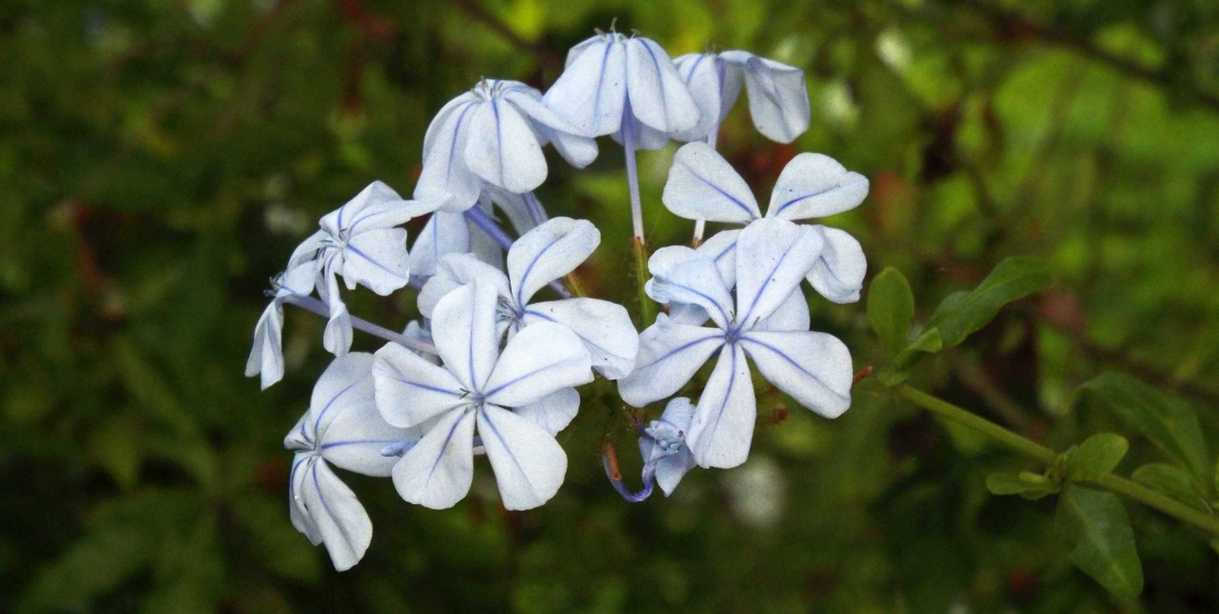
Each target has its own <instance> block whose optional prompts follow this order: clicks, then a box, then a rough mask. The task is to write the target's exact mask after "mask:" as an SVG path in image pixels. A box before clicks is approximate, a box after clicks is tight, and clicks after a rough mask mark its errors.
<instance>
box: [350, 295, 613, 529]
mask: <svg viewBox="0 0 1219 614" xmlns="http://www.w3.org/2000/svg"><path fill="white" fill-rule="evenodd" d="M498 308H499V295H498V294H497V292H496V288H495V287H494V286H492V285H490V284H487V283H484V282H482V281H481V280H479V279H476V280H475V281H474V282H473V283H471V284H468V285H464V286H462V287H460V288H457V289H455V290H452V291H451V292H449V293H447V294H446V295H445V296H444V297H443V298H441V299H440V301H439V302H438V303H437V304H436V307H435V309H434V310H433V311H432V320H431V329H432V335H433V338H434V339H435V341H436V350H437V353H438V354H439V356H440V358H441V361H442V365H440V366H438V365H435V364H433V363H431V362H428V361H427V360H424V359H423V358H421V357H419V356H418V355H417V354H414V353H412V352H411V351H410V350H407V349H406V348H405V347H403V346H401V345H398V344H394V343H390V344H387V345H386V346H385V347H383V348H381V349H380V350H379V351H378V352H377V355H376V363H375V365H374V367H373V378H374V380H375V385H376V399H377V406H378V408H379V409H380V411H381V415H382V416H383V417H384V418H385V420H386V421H387V422H389V423H390V424H394V425H397V426H400V427H413V426H419V425H422V428H425V429H426V430H427V432H426V434H425V435H424V436H423V438H422V439H421V440H420V441H419V443H418V444H416V445H415V446H414V447H412V448H411V449H410V450H408V451H407V452H406V453H405V454H403V455H402V458H401V459H400V460H399V461H398V462H397V464H396V465H394V468H393V479H394V486H395V487H396V488H397V490H398V494H399V495H401V496H402V498H403V499H405V500H406V501H408V502H410V503H418V504H420V505H424V506H426V507H430V508H435V509H441V508H447V507H451V506H453V505H455V504H456V503H457V502H458V501H460V500H461V499H463V498H464V497H465V496H466V493H468V492H469V490H470V484H471V481H472V479H473V472H474V462H473V461H474V454H475V449H474V448H475V428H476V427H477V431H478V439H479V440H480V441H481V445H482V447H483V448H484V449H485V451H486V454H487V457H488V459H489V460H490V461H491V467H492V469H493V470H494V471H495V479H496V482H497V484H498V486H499V492H500V498H501V499H502V501H503V504H504V507H506V508H507V509H529V508H533V507H537V506H540V505H542V504H544V503H545V502H546V501H548V500H550V498H551V497H553V496H554V494H555V493H556V492H557V491H558V489H559V486H561V485H562V483H563V478H564V476H565V475H566V472H567V455H566V454H565V453H564V452H563V448H561V447H559V444H558V442H557V441H555V438H554V434H553V433H552V432H551V431H550V430H549V429H547V428H544V427H542V426H539V423H545V422H547V420H546V419H545V418H544V417H539V416H536V415H529V414H531V413H544V414H545V413H549V412H552V411H554V412H559V413H563V414H567V413H571V414H574V412H570V411H569V407H570V406H571V404H572V403H573V402H574V404H575V405H576V406H577V407H578V405H579V395H578V394H576V393H575V391H574V390H570V389H571V388H573V387H575V386H578V385H581V384H585V383H588V382H590V381H592V378H593V374H592V370H591V365H590V361H589V356H588V351H587V350H585V349H584V344H583V343H581V341H580V338H579V337H577V336H576V335H575V334H574V333H572V332H571V330H569V329H568V328H566V327H564V326H560V325H558V324H553V323H549V322H543V323H539V324H534V325H531V326H528V327H526V328H525V329H524V330H522V331H521V332H520V333H518V334H517V335H516V336H515V337H513V338H512V340H511V341H509V342H508V344H507V346H506V347H505V348H504V349H503V351H502V352H501V351H500V348H499V345H500V344H499V338H500V334H499V332H498V331H497V330H496V319H497V317H496V311H497V309H498ZM566 390H570V392H565V391H566ZM556 394H558V395H563V396H564V397H565V398H562V399H559V400H555V398H554V396H553V395H556ZM569 419H570V418H567V420H569ZM556 422H564V420H563V417H562V416H560V417H559V418H557V419H556ZM564 426H565V423H564Z"/></svg>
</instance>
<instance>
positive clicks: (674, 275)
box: [645, 246, 733, 328]
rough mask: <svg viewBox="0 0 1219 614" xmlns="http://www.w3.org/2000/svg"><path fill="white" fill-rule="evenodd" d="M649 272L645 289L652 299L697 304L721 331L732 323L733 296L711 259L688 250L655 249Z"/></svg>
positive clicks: (675, 247)
mask: <svg viewBox="0 0 1219 614" xmlns="http://www.w3.org/2000/svg"><path fill="white" fill-rule="evenodd" d="M648 269H649V270H650V271H651V272H652V275H653V277H652V279H651V280H649V281H648V283H647V285H646V286H645V289H646V290H647V293H648V296H650V297H652V299H653V300H655V301H657V302H660V303H686V304H691V305H698V306H699V307H702V308H703V309H704V310H705V311H706V312H707V313H708V314H710V317H711V319H712V320H714V321H715V323H716V325H717V326H719V327H721V328H724V327H727V326H728V324H729V323H730V322H732V319H733V309H732V295H731V294H730V293H729V291H728V288H726V287H724V280H723V278H721V277H720V272H719V269H717V268H716V267H715V262H713V261H712V260H710V259H708V258H705V257H702V256H700V255H698V253H697V252H695V251H694V250H691V249H690V248H688V247H681V246H671V247H665V248H661V249H659V250H656V253H655V254H653V255H652V257H651V259H649V260H648Z"/></svg>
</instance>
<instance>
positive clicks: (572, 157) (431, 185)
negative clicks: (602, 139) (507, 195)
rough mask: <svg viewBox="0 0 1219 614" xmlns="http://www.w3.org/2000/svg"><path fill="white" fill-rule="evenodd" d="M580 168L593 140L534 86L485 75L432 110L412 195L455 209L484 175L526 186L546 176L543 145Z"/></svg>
mask: <svg viewBox="0 0 1219 614" xmlns="http://www.w3.org/2000/svg"><path fill="white" fill-rule="evenodd" d="M547 143H553V144H554V146H555V149H556V150H558V152H559V154H560V155H562V156H563V158H564V159H566V160H567V161H568V163H570V164H572V165H573V166H576V167H580V168H583V167H585V166H587V165H588V164H589V163H590V162H592V161H593V159H595V158H596V157H597V144H596V142H595V141H593V140H592V139H589V138H586V137H583V136H580V135H579V134H578V131H577V130H576V129H575V128H573V127H572V126H571V125H570V124H569V123H568V122H567V121H566V120H565V119H563V117H561V116H560V115H559V114H556V113H555V112H554V111H552V110H551V109H550V108H549V107H548V106H547V105H546V104H545V103H544V102H543V101H542V95H541V93H539V92H538V91H537V90H535V89H533V88H531V87H529V86H527V85H525V84H524V83H520V82H518V81H495V80H487V79H484V80H483V81H480V82H479V83H478V85H477V86H475V87H474V89H472V90H470V91H469V92H466V93H464V94H462V95H461V96H458V97H457V98H454V99H453V100H452V101H450V102H449V103H448V104H446V105H445V106H444V107H443V108H441V109H440V112H438V113H437V114H436V117H435V119H433V120H432V123H431V125H429V126H428V129H427V134H426V135H425V136H424V140H423V171H422V173H421V174H420V176H419V183H418V184H417V185H416V186H415V198H420V199H428V200H435V199H439V200H442V201H444V209H445V210H446V211H455V212H460V211H463V210H465V209H468V208H470V207H471V206H472V205H473V204H474V203H475V202H477V201H478V197H479V194H480V193H481V192H482V188H483V185H484V182H485V183H486V184H488V185H492V186H496V187H499V188H502V189H504V190H507V191H508V192H514V193H518V194H519V193H522V192H529V191H531V190H533V189H534V188H536V187H538V186H539V185H541V184H542V182H543V181H545V180H546V172H547V168H546V158H545V156H543V155H542V146H544V145H546V144H547Z"/></svg>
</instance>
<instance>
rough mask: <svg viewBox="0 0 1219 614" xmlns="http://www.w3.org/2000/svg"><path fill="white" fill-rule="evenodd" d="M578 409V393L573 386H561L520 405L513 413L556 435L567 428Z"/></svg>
mask: <svg viewBox="0 0 1219 614" xmlns="http://www.w3.org/2000/svg"><path fill="white" fill-rule="evenodd" d="M579 411H580V393H579V392H577V391H576V389H575V388H563V389H562V390H557V391H555V392H552V393H550V394H548V395H546V396H544V397H542V398H541V399H538V400H537V401H534V402H533V403H530V404H528V405H522V406H521V407H518V408H516V409H515V410H514V413H515V414H516V415H518V416H521V417H523V418H526V419H529V420H532V421H533V423H534V424H536V425H538V426H540V427H542V428H543V429H545V430H546V432H547V433H550V434H551V435H557V434H558V433H559V431H562V430H563V429H565V428H567V425H568V424H571V421H572V419H573V418H575V417H576V414H577V413H578V412H579Z"/></svg>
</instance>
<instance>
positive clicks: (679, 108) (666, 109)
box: [626, 36, 699, 135]
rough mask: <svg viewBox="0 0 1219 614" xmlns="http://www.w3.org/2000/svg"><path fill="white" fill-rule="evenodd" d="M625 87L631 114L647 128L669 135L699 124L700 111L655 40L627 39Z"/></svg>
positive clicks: (639, 37) (636, 37) (671, 62)
mask: <svg viewBox="0 0 1219 614" xmlns="http://www.w3.org/2000/svg"><path fill="white" fill-rule="evenodd" d="M626 85H627V96H628V97H629V98H630V101H631V113H632V114H633V115H634V116H635V117H636V118H637V119H638V120H639V121H640V122H641V123H643V124H644V125H645V126H648V127H649V128H652V129H654V130H657V131H659V132H663V133H665V134H666V135H670V134H673V133H676V132H681V131H685V130H690V129H692V128H694V126H696V125H697V124H698V120H699V110H698V106H697V105H696V104H694V99H693V98H692V97H691V96H690V91H689V90H687V89H686V84H685V83H684V82H682V80H681V76H679V75H678V74H677V69H676V68H675V67H674V66H673V61H672V60H670V59H669V54H667V53H665V50H664V49H662V48H661V47H660V45H657V44H656V42H655V41H653V40H651V39H648V38H644V37H642V36H634V37H631V38H629V39H627V40H626Z"/></svg>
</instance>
